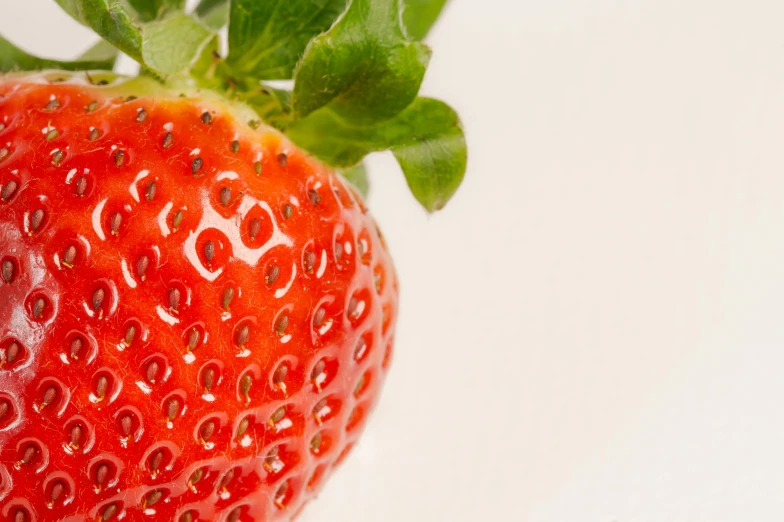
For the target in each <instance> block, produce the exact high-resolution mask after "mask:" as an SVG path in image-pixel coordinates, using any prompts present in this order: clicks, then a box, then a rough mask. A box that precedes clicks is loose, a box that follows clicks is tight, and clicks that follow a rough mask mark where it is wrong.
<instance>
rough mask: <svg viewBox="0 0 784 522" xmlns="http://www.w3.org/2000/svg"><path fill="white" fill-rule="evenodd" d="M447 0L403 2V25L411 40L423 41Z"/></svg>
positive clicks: (412, 0)
mask: <svg viewBox="0 0 784 522" xmlns="http://www.w3.org/2000/svg"><path fill="white" fill-rule="evenodd" d="M447 1H448V0H405V7H404V8H403V24H404V25H405V26H406V33H407V34H408V36H409V37H410V38H411V39H413V40H424V39H425V36H427V33H428V31H430V28H431V27H433V24H434V23H435V22H436V20H437V19H438V15H440V14H441V10H442V9H443V8H444V6H445V5H446V3H447Z"/></svg>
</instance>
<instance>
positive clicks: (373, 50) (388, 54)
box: [293, 0, 430, 124]
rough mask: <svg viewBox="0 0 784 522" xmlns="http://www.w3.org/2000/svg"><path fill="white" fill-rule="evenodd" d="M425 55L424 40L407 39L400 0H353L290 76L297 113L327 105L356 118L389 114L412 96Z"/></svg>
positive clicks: (303, 114)
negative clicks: (292, 80) (402, 22)
mask: <svg viewBox="0 0 784 522" xmlns="http://www.w3.org/2000/svg"><path fill="white" fill-rule="evenodd" d="M429 59H430V50H429V49H428V48H427V47H426V46H425V45H424V44H421V43H418V42H410V41H408V40H407V39H406V36H405V34H404V33H403V28H402V26H401V22H400V1H399V0H353V1H352V3H351V6H350V7H349V8H348V10H347V11H346V12H345V14H344V15H343V16H342V17H341V18H340V19H339V20H338V21H337V22H336V23H335V25H334V26H333V27H332V28H331V29H330V30H329V31H328V32H326V33H325V34H323V35H321V36H318V37H316V38H315V39H313V40H312V41H311V43H310V45H309V46H308V48H307V49H306V50H305V55H304V56H303V58H302V61H301V62H300V63H299V65H298V66H297V70H296V72H295V76H294V78H295V84H294V97H293V104H294V113H295V116H297V117H299V118H304V117H306V116H307V115H309V114H311V113H312V112H314V111H316V110H318V109H320V108H321V107H324V106H326V105H330V107H331V108H332V110H333V111H335V112H336V113H337V114H339V115H340V116H341V117H343V118H344V119H346V120H349V121H352V122H354V123H362V124H368V123H371V122H374V121H380V120H384V119H389V118H392V117H393V116H395V115H396V114H398V113H399V112H400V111H402V110H403V109H405V108H406V107H407V106H408V105H409V104H411V102H412V101H413V100H414V98H415V97H416V95H417V93H418V92H419V86H420V84H421V83H422V78H423V77H424V75H425V69H426V68H427V64H428V61H429Z"/></svg>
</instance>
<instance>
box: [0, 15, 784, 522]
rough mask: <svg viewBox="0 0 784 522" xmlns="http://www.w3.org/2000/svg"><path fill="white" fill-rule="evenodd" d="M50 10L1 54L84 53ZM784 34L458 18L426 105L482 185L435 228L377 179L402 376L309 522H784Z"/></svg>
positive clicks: (602, 18)
mask: <svg viewBox="0 0 784 522" xmlns="http://www.w3.org/2000/svg"><path fill="white" fill-rule="evenodd" d="M50 4H53V3H52V2H50V1H49V0H25V1H24V2H19V1H12V0H0V5H1V6H2V9H0V13H1V14H2V19H0V31H2V32H3V33H4V34H5V35H6V36H8V37H11V38H13V39H14V40H15V41H17V42H20V43H25V44H27V45H28V46H29V47H30V48H31V49H32V50H35V51H39V52H46V53H48V54H50V55H52V56H59V57H66V56H69V55H73V53H75V52H76V51H77V50H81V49H82V48H84V47H86V46H87V45H88V44H89V42H90V41H89V38H88V37H86V34H87V33H86V31H84V30H82V29H80V28H78V27H76V26H74V25H72V24H71V23H70V22H69V21H68V20H67V19H66V18H65V16H64V15H62V14H61V13H59V12H58V11H57V9H56V8H55V7H54V6H53V5H50ZM33 12H34V13H35V16H31V15H30V13H33ZM782 19H784V4H782V3H781V2H780V1H775V0H756V1H755V0H750V1H748V2H738V1H732V0H712V1H709V0H677V1H676V0H549V1H547V2H542V1H540V0H521V1H512V0H481V1H479V0H455V2H454V3H453V5H452V7H451V9H450V10H449V12H448V13H447V14H446V16H445V17H444V18H443V20H442V23H441V24H440V25H439V26H438V27H437V29H436V31H435V32H434V33H433V35H432V39H431V43H432V46H433V47H434V48H435V56H434V59H433V62H432V65H431V67H430V71H429V73H428V77H427V80H426V82H425V86H424V92H425V93H427V94H430V95H435V96H439V97H442V98H444V99H446V100H448V101H449V102H451V103H452V104H453V105H454V106H455V107H456V108H458V109H459V111H460V112H461V114H462V116H463V118H464V122H465V125H466V127H467V129H468V133H469V140H470V146H471V162H470V170H469V174H468V177H467V179H466V182H465V185H464V186H463V188H462V189H461V191H460V193H459V194H458V195H457V197H456V198H455V199H454V201H453V202H452V204H451V205H450V206H449V207H448V208H447V209H446V210H445V211H444V212H442V213H441V214H439V215H436V216H433V217H430V218H428V217H426V216H425V215H424V214H423V213H422V212H420V211H419V210H418V209H417V208H416V206H415V204H414V203H413V200H412V199H411V198H410V197H409V196H408V194H407V193H406V187H405V184H404V182H403V179H402V176H401V175H400V174H399V173H398V171H397V168H396V166H395V164H394V161H393V160H391V159H390V158H389V157H386V156H381V157H377V158H374V159H373V161H372V162H371V167H372V171H373V183H374V187H375V189H374V195H373V197H372V206H373V207H374V212H375V215H376V217H377V218H378V220H379V222H380V223H381V225H382V227H383V228H384V230H385V232H386V236H387V238H388V240H389V243H390V245H391V248H392V250H393V253H394V255H395V256H396V259H397V263H398V269H399V272H400V278H401V281H402V290H403V298H402V310H401V316H400V324H399V334H398V336H397V341H398V342H397V354H396V360H395V364H394V371H393V372H392V373H391V377H390V379H389V382H388V386H387V389H386V394H385V396H384V398H383V399H382V401H381V404H380V407H379V409H378V410H377V412H376V414H375V417H374V418H373V421H372V423H371V426H370V429H369V430H368V433H367V437H366V438H365V440H364V442H363V443H362V444H361V445H360V446H359V448H358V449H357V451H356V452H355V453H354V455H353V456H352V457H351V458H350V459H349V460H348V462H347V463H346V465H345V466H344V467H343V468H342V469H341V471H340V472H339V473H338V474H337V475H336V476H335V477H334V478H333V480H332V481H331V482H330V484H329V485H328V486H327V488H326V489H325V491H324V493H323V495H322V497H321V498H320V499H319V501H318V502H316V503H315V504H314V505H313V506H312V507H311V508H310V509H309V510H308V511H307V512H306V514H305V516H304V518H303V520H304V521H305V522H323V521H333V522H334V521H339V522H368V521H372V522H436V521H439V522H440V521H444V522H473V521H490V522H494V521H497V522H505V521H513V522H517V521H533V522H572V521H574V522H613V521H618V522H680V521H683V522H701V521H705V522H723V521H733V522H756V521H759V522H764V521H780V520H781V519H782V517H784V444H782V440H784V422H783V421H782V417H784V413H782V411H781V408H780V404H781V397H783V396H784V379H782V378H781V375H782V368H783V367H784V355H783V354H782V347H783V346H784V321H782V318H783V317H784V226H783V225H784V154H782V151H784V147H782V140H783V139H784V31H782V29H781V20H782ZM55 29H56V30H57V31H58V33H57V34H60V35H64V36H61V37H59V38H57V39H55V38H54V37H51V36H46V35H48V34H52V32H53V31H54V30H55Z"/></svg>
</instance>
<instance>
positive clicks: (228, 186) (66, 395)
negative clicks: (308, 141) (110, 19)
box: [0, 79, 397, 522]
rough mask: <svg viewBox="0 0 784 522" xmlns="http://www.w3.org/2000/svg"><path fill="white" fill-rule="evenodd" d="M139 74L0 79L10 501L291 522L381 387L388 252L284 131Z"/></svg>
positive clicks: (83, 511) (143, 514)
mask: <svg viewBox="0 0 784 522" xmlns="http://www.w3.org/2000/svg"><path fill="white" fill-rule="evenodd" d="M135 94H137V93H134V92H133V91H132V90H129V91H128V92H126V93H124V94H123V95H118V90H117V87H116V86H115V87H112V90H108V89H107V88H102V87H97V86H90V85H76V84H74V83H69V82H66V83H57V84H54V83H52V84H50V83H44V82H37V81H36V82H26V81H24V80H19V79H17V80H6V81H5V82H2V81H0V196H2V197H1V198H0V269H1V270H0V275H1V276H2V280H0V450H2V451H1V452H2V455H3V458H2V460H0V505H3V506H5V507H4V508H3V512H2V515H0V516H2V517H5V519H6V520H13V521H15V522H16V521H18V520H19V521H33V520H37V521H49V520H52V521H54V520H69V521H77V520H90V521H92V520H120V519H124V520H131V521H135V520H143V519H144V520H149V519H151V517H153V518H154V519H155V520H174V521H184V522H196V521H205V522H206V521H212V520H230V521H245V522H247V521H251V520H256V521H270V522H272V521H282V520H290V519H291V518H292V517H293V516H295V514H296V513H298V511H299V510H300V509H301V507H302V506H303V505H304V504H305V502H307V501H308V500H309V499H311V498H312V497H313V496H314V495H315V493H316V492H317V491H318V490H319V488H320V486H321V485H322V484H323V480H324V479H325V478H326V477H327V476H328V475H329V474H330V473H331V471H332V469H333V468H334V466H335V465H336V464H337V463H338V462H339V461H340V460H341V459H342V458H343V457H344V456H345V454H346V453H347V452H348V451H349V449H350V448H351V447H352V446H353V445H354V443H355V442H356V440H357V437H358V435H359V433H360V431H361V428H362V426H363V425H364V422H365V419H366V418H367V414H368V412H369V411H370V410H371V408H372V407H373V404H374V402H375V400H376V399H377V395H378V392H379V390H380V387H381V384H382V381H383V379H384V375H385V370H386V365H387V363H388V360H389V355H390V350H391V346H392V338H393V333H394V332H393V330H394V321H395V316H396V307H397V283H396V279H395V274H394V270H393V268H392V265H391V260H390V258H389V255H388V253H387V251H386V248H385V246H384V244H383V240H382V239H381V237H380V235H379V232H378V230H377V228H376V226H375V224H374V223H373V221H372V219H371V218H370V217H369V216H368V215H367V213H366V209H365V207H364V205H363V203H362V201H361V198H360V197H359V196H358V195H357V194H356V193H355V192H354V191H353V189H351V188H349V187H348V186H347V185H345V184H344V183H343V182H342V181H341V180H340V179H339V178H338V177H337V176H336V175H335V174H334V173H332V172H331V171H330V170H329V169H328V168H326V167H324V166H322V165H321V164H319V163H318V162H316V161H314V160H312V159H311V158H309V157H307V156H306V155H305V154H303V153H302V152H300V151H298V150H297V149H296V148H295V147H294V146H292V145H291V144H290V143H289V142H288V141H286V139H285V138H284V137H282V136H281V135H280V134H279V133H277V132H275V131H272V130H270V129H267V128H264V127H262V128H260V129H257V130H253V129H251V128H250V127H249V126H247V125H246V124H245V123H244V122H239V121H238V120H237V119H236V118H235V117H234V116H233V113H232V112H231V111H230V110H229V109H228V106H227V105H225V104H222V103H220V102H216V101H205V100H200V99H199V98H197V97H187V98H178V97H176V96H170V97H161V96H156V97H145V96H143V95H140V96H139V97H138V98H135V99H134V96H133V95H135ZM129 98H130V101H129Z"/></svg>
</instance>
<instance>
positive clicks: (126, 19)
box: [0, 0, 467, 211]
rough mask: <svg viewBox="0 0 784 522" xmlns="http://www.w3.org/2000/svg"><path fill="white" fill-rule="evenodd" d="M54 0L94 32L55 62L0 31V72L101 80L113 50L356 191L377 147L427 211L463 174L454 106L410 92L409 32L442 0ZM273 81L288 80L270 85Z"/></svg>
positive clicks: (415, 78)
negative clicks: (278, 135)
mask: <svg viewBox="0 0 784 522" xmlns="http://www.w3.org/2000/svg"><path fill="white" fill-rule="evenodd" d="M55 1H56V2H57V3H58V4H59V5H60V6H61V7H62V8H63V9H64V10H65V11H66V12H67V13H68V14H69V15H71V16H72V17H73V18H74V19H75V20H77V21H78V22H80V23H82V24H83V25H85V26H87V27H89V28H92V29H93V30H94V31H95V32H96V33H97V34H98V35H99V36H100V37H101V38H102V39H103V40H102V41H101V42H100V43H99V44H98V45H96V46H95V47H94V48H92V49H90V51H88V52H87V53H85V55H83V56H82V57H80V58H78V59H77V60H75V61H71V62H64V61H57V60H47V59H42V58H38V57H35V56H32V55H30V54H29V53H27V52H25V51H23V50H22V49H20V48H19V47H17V46H15V45H14V44H12V43H11V42H9V41H7V40H5V39H3V38H2V37H0V73H7V72H13V71H34V70H67V71H85V73H86V75H87V77H88V78H91V81H102V80H101V79H100V78H99V77H100V76H101V74H104V73H98V71H111V70H112V69H113V68H114V62H115V58H116V55H117V52H118V51H121V52H123V53H125V54H127V55H128V56H130V57H131V58H133V59H134V60H136V61H137V62H138V63H139V64H140V78H145V85H147V86H148V87H147V88H152V86H153V84H154V83H157V84H159V85H163V86H165V87H166V89H168V90H174V91H176V90H179V89H181V90H191V91H195V90H198V91H199V93H207V92H213V93H217V95H218V96H220V97H223V98H226V99H228V100H231V101H232V102H233V103H234V105H236V106H237V107H242V111H243V112H246V111H250V112H248V114H251V113H252V117H251V121H263V122H265V123H267V124H268V125H271V126H273V127H276V128H277V129H279V130H281V131H283V132H284V133H286V134H287V135H288V137H289V138H290V139H291V140H292V141H293V142H294V143H296V144H297V145H298V146H300V147H302V148H303V149H305V150H307V151H308V152H310V153H311V154H313V155H315V156H316V157H318V158H319V159H320V160H321V161H322V162H324V163H326V164H328V165H330V166H333V167H335V168H336V169H338V170H340V171H341V172H342V173H344V174H345V175H346V177H349V178H351V181H352V182H353V183H355V184H356V185H358V186H359V187H360V188H362V186H365V187H366V186H367V179H366V176H365V170H364V167H363V166H362V159H363V158H364V157H365V156H366V155H367V154H369V153H371V152H376V151H384V150H390V151H392V152H393V154H394V155H395V157H396V158H397V160H398V162H399V163H400V165H401V168H402V170H403V173H404V175H405V176H406V180H407V182H408V185H409V187H410V188H411V191H412V193H413V194H414V196H415V197H416V199H417V200H418V201H419V202H420V203H421V204H422V206H423V207H424V208H425V209H427V210H428V211H435V210H438V209H440V208H442V207H443V206H444V205H445V204H446V203H447V202H448V201H449V199H450V198H451V197H452V196H453V195H454V193H455V192H456V190H457V188H458V187H459V185H460V182H461V181H462V179H463V176H464V174H465V170H466V163H467V151H466V143H465V137H464V133H463V130H462V126H461V123H460V120H459V118H458V116H457V114H456V113H455V112H454V111H453V110H452V109H451V108H450V107H449V106H448V105H446V104H445V103H443V102H440V101H438V100H433V99H428V98H420V97H418V96H417V94H418V92H419V88H420V85H421V83H422V79H423V78H424V74H425V70H426V68H427V64H428V62H429V59H430V55H431V51H430V49H429V48H428V47H427V46H426V45H425V44H423V43H422V42H421V39H423V38H424V37H425V35H426V34H427V32H428V30H429V29H430V27H431V26H432V24H433V23H434V22H435V20H436V18H437V17H438V14H439V13H440V12H441V10H442V8H443V7H444V4H445V3H446V1H445V0H316V1H314V0H202V1H201V2H200V3H199V4H198V6H197V7H196V8H195V9H194V10H193V11H192V12H186V10H185V5H184V4H185V2H184V0H128V1H127V2H107V1H105V0H55ZM227 25H228V38H227V41H226V42H223V41H222V40H221V38H220V37H219V32H220V31H221V30H222V29H223V28H225V27H226V26H227ZM104 80H106V78H104ZM275 80H293V83H291V85H292V87H291V88H289V89H285V88H273V87H272V86H270V85H269V83H268V82H270V81H275ZM106 81H108V80H106ZM140 86H141V84H140ZM199 95H200V96H201V95H204V94H199Z"/></svg>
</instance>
